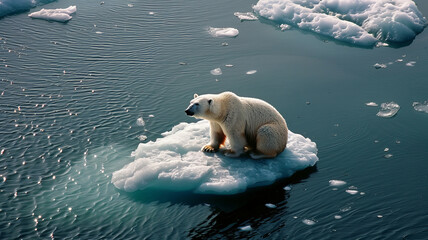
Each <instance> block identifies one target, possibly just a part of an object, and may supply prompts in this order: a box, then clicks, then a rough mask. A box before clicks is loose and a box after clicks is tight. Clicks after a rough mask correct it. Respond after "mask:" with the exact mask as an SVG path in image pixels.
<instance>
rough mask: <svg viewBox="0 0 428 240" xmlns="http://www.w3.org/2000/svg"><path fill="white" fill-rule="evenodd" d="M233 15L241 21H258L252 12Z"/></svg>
mask: <svg viewBox="0 0 428 240" xmlns="http://www.w3.org/2000/svg"><path fill="white" fill-rule="evenodd" d="M233 15H235V16H236V17H237V18H239V20H241V21H255V20H257V19H258V18H257V16H256V15H254V13H252V12H245V13H243V12H235V13H234V14H233Z"/></svg>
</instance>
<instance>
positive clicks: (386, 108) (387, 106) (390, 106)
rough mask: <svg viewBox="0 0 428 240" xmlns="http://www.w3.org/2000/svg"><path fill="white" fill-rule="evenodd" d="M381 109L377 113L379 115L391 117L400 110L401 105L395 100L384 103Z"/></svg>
mask: <svg viewBox="0 0 428 240" xmlns="http://www.w3.org/2000/svg"><path fill="white" fill-rule="evenodd" d="M380 107H381V109H380V110H379V112H378V113H377V114H376V115H377V116H378V117H384V118H391V117H393V116H395V114H397V112H398V110H400V106H399V105H398V104H397V103H395V102H389V103H382V104H381V105H380Z"/></svg>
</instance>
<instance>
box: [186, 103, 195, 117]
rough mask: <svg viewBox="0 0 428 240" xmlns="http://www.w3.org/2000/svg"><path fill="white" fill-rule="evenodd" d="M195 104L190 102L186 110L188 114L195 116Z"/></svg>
mask: <svg viewBox="0 0 428 240" xmlns="http://www.w3.org/2000/svg"><path fill="white" fill-rule="evenodd" d="M194 108H195V105H194V104H190V106H188V107H187V109H186V110H185V111H184V112H185V113H186V114H187V115H188V116H193V115H194V114H195V109H194Z"/></svg>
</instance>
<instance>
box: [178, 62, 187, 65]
mask: <svg viewBox="0 0 428 240" xmlns="http://www.w3.org/2000/svg"><path fill="white" fill-rule="evenodd" d="M178 64H180V65H187V63H185V62H179V63H178Z"/></svg>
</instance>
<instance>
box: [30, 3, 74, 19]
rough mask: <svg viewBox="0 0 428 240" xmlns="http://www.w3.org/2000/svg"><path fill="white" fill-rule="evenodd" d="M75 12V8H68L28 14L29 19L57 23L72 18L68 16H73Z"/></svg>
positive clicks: (43, 10)
mask: <svg viewBox="0 0 428 240" xmlns="http://www.w3.org/2000/svg"><path fill="white" fill-rule="evenodd" d="M75 12H76V6H70V7H68V8H58V9H44V8H43V9H42V10H40V11H37V12H33V13H30V14H28V16H29V17H31V18H38V19H44V20H48V21H49V20H50V21H57V22H67V21H69V20H70V19H71V18H72V17H71V16H70V14H73V13H75Z"/></svg>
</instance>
